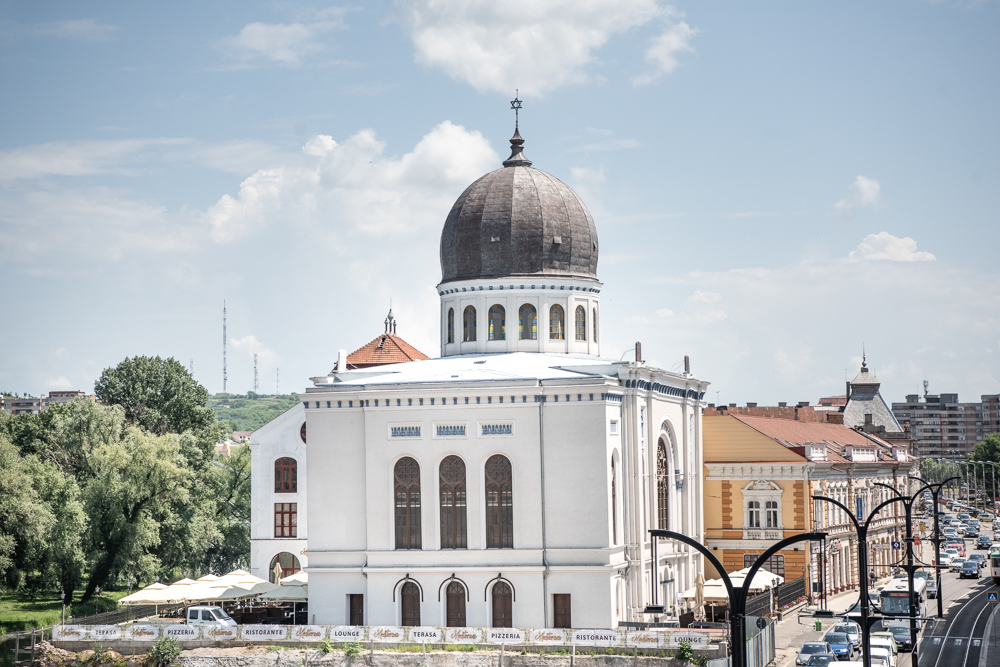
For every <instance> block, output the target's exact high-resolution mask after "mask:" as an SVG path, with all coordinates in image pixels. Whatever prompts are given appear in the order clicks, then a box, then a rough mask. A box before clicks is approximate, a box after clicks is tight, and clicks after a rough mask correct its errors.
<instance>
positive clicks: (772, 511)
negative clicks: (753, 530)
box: [764, 500, 778, 528]
mask: <svg viewBox="0 0 1000 667" xmlns="http://www.w3.org/2000/svg"><path fill="white" fill-rule="evenodd" d="M764 520H765V522H766V527H767V528H777V527H778V501H776V500H768V501H766V502H765V503H764Z"/></svg>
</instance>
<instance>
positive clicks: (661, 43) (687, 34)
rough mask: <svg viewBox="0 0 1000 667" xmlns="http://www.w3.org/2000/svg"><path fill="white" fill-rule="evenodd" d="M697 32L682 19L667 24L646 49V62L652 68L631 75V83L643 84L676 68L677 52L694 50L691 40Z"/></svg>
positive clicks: (677, 62)
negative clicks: (636, 74)
mask: <svg viewBox="0 0 1000 667" xmlns="http://www.w3.org/2000/svg"><path fill="white" fill-rule="evenodd" d="M697 34H698V31H697V30H695V29H694V28H692V27H691V26H689V25H688V24H687V23H685V22H684V21H678V22H677V23H674V24H673V25H669V26H668V27H667V29H666V30H664V31H663V34H661V35H660V36H659V37H657V38H656V40H655V41H654V42H653V45H652V46H650V47H649V49H647V50H646V62H648V63H650V64H651V65H652V68H651V69H650V70H649V71H647V72H644V73H642V74H639V75H638V76H634V77H632V84H633V85H636V86H643V85H646V84H649V83H652V82H653V81H656V80H657V79H658V78H660V77H661V76H663V75H664V74H670V73H671V72H673V71H674V70H675V69H677V66H678V65H679V64H680V62H679V61H678V60H677V56H678V54H680V53H685V52H688V53H690V52H693V51H694V48H692V47H691V40H692V39H693V38H694V36H695V35H697Z"/></svg>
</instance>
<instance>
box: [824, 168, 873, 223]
mask: <svg viewBox="0 0 1000 667" xmlns="http://www.w3.org/2000/svg"><path fill="white" fill-rule="evenodd" d="M881 193H882V186H881V185H880V184H879V182H878V181H876V180H875V179H874V178H868V177H867V176H862V175H861V174H858V176H857V178H855V179H854V182H853V183H851V193H850V194H849V195H848V196H847V197H845V198H843V199H841V200H840V201H838V202H837V203H836V204H834V205H833V209H834V211H835V212H836V213H837V215H839V216H840V217H842V218H845V219H848V220H849V219H851V218H853V217H854V216H855V215H857V213H858V211H859V210H860V209H862V208H864V207H866V206H877V205H878V204H879V203H880V202H881Z"/></svg>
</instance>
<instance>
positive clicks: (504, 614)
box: [493, 581, 514, 628]
mask: <svg viewBox="0 0 1000 667" xmlns="http://www.w3.org/2000/svg"><path fill="white" fill-rule="evenodd" d="M513 593H514V592H513V591H512V590H511V589H510V584H508V583H507V582H506V581H498V582H497V583H495V584H493V627H494V628H512V627H514V623H513V614H512V610H513V606H514V603H513V600H514V594H513Z"/></svg>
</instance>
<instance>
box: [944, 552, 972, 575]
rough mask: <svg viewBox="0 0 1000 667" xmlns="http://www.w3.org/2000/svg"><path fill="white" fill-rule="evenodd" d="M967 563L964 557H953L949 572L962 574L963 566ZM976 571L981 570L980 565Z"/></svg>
mask: <svg viewBox="0 0 1000 667" xmlns="http://www.w3.org/2000/svg"><path fill="white" fill-rule="evenodd" d="M965 563H966V560H965V557H964V556H955V557H953V558H952V559H951V564H950V565H949V566H948V571H949V572H961V571H962V566H963V565H965ZM976 569H977V570H978V569H979V566H978V565H976Z"/></svg>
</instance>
